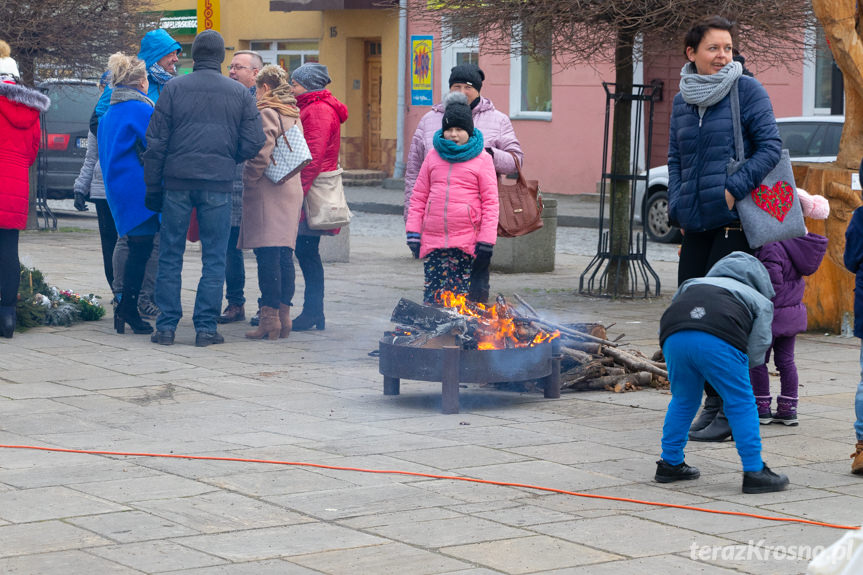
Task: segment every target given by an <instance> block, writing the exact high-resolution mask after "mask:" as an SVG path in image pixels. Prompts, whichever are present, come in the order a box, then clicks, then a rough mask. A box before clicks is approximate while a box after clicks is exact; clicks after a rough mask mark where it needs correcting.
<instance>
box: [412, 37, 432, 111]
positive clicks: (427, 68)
mask: <svg viewBox="0 0 863 575" xmlns="http://www.w3.org/2000/svg"><path fill="white" fill-rule="evenodd" d="M432 42H433V37H432V36H411V105H412V106H431V105H432V104H434V100H433V98H434V96H433V95H432Z"/></svg>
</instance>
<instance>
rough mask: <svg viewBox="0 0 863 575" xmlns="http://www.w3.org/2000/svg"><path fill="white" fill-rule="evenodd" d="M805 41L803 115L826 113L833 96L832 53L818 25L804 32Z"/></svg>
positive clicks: (828, 111)
mask: <svg viewBox="0 0 863 575" xmlns="http://www.w3.org/2000/svg"><path fill="white" fill-rule="evenodd" d="M805 42H806V48H805V50H804V60H803V115H813V114H814V115H821V114H825V115H828V114H830V103H831V98H832V96H833V82H832V80H833V74H834V71H833V67H834V64H833V54H832V53H831V52H830V47H829V46H828V45H827V39H826V37H825V35H824V29H823V28H822V27H821V26H820V25H816V27H815V28H814V29H812V30H810V31H809V32H808V33H807V34H806V38H805Z"/></svg>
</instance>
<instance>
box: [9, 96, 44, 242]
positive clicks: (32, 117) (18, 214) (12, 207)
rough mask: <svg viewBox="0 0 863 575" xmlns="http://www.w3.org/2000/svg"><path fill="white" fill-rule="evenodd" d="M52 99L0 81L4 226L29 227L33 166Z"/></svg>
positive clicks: (11, 227)
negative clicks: (41, 120)
mask: <svg viewBox="0 0 863 575" xmlns="http://www.w3.org/2000/svg"><path fill="white" fill-rule="evenodd" d="M50 105H51V100H50V99H49V98H48V97H47V96H46V95H44V94H42V93H41V92H38V91H36V90H32V89H30V88H25V87H24V86H20V85H18V84H7V83H5V82H0V228H2V229H9V230H23V229H24V228H25V227H27V208H28V201H29V197H30V172H29V170H30V166H31V165H32V164H33V162H34V161H35V160H36V153H37V152H38V151H39V140H40V138H41V134H42V132H41V130H40V128H39V113H40V112H45V111H47V110H48V107H49V106H50Z"/></svg>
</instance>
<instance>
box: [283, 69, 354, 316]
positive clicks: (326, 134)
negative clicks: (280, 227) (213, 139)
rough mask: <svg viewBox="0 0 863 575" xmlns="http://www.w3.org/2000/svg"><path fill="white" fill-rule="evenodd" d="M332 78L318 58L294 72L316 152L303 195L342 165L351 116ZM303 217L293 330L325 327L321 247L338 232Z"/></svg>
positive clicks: (306, 131)
mask: <svg viewBox="0 0 863 575" xmlns="http://www.w3.org/2000/svg"><path fill="white" fill-rule="evenodd" d="M330 82H332V80H330V76H329V74H328V72H327V67H326V66H324V65H323V64H318V63H316V62H308V63H306V64H303V65H302V66H300V67H299V68H297V69H296V70H294V72H293V73H292V74H291V88H292V89H293V91H294V96H296V97H297V106H298V107H299V108H300V121H301V122H302V124H303V133H304V135H305V137H306V142H308V144H309V151H311V153H312V162H311V163H310V164H309V165H307V166H306V167H305V168H303V171H302V172H301V174H300V180H301V181H302V184H303V196H305V195H306V194H308V193H309V188H311V187H312V183H313V182H314V181H315V179H316V178H317V177H318V176H328V175H331V174H329V172H333V171H335V170H338V168H339V144H340V142H341V136H342V134H341V125H342V124H344V123H345V120H347V119H348V109H347V107H346V106H345V105H344V104H342V103H341V102H339V101H338V100H337V99H336V98H335V96H333V95H332V94H331V93H330V91H329V90H327V89H326V85H327V84H329V83H330ZM305 216H306V215H305V213H303V214H302V215H301V217H300V229H299V233H298V235H297V248H296V250H295V252H294V253H295V254H296V256H297V261H299V262H300V269H301V270H302V271H303V280H304V281H305V286H306V287H305V292H304V294H303V311H302V312H301V313H300V315H298V316H297V317H296V319H294V321H293V331H305V330H309V329H312V327H316V328H317V329H324V266H323V264H322V263H321V254H320V251H319V247H320V243H321V236H322V235H325V234H326V235H335V234H337V233H339V229H338V228H336V229H335V230H312V229H310V228H309V226H308V225H306V217H305Z"/></svg>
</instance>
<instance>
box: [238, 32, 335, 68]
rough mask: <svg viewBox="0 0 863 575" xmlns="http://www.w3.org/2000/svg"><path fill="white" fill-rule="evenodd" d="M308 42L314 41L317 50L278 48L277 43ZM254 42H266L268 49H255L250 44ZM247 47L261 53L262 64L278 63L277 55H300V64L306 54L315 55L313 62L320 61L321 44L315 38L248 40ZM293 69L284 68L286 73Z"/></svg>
mask: <svg viewBox="0 0 863 575" xmlns="http://www.w3.org/2000/svg"><path fill="white" fill-rule="evenodd" d="M310 42H314V43H316V44H317V45H318V49H317V50H279V44H281V43H287V44H307V43H310ZM255 43H268V44H269V45H270V48H269V49H268V50H255V49H254V48H252V47H251V46H252V44H255ZM249 49H250V50H254V51H255V52H257V53H258V54H260V55H261V59H262V60H263V61H264V65H265V66H266V65H267V64H275V65H277V66H278V65H279V56H280V55H282V56H300V58H301V62H300V65H303V64H305V63H306V61H307V60H306V56H315V57H317V58H318V59H317V60H314V61H315V62H319V61H320V56H321V45H320V42H319V41H318V40H317V39H316V38H290V39H282V40H249ZM292 71H293V70H285V72H287V73H288V74H290V73H291V72H292Z"/></svg>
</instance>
